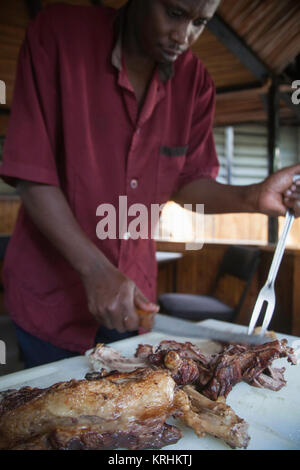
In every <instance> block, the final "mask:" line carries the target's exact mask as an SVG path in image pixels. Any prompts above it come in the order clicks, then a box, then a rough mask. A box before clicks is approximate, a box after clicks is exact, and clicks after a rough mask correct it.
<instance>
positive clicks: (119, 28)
mask: <svg viewBox="0 0 300 470" xmlns="http://www.w3.org/2000/svg"><path fill="white" fill-rule="evenodd" d="M127 7H128V5H124V6H123V7H121V8H119V10H117V14H116V16H115V31H116V42H115V46H114V48H113V51H112V55H111V63H112V65H113V66H114V67H116V68H117V69H118V70H119V71H121V70H122V41H123V31H124V27H125V18H126V11H127ZM157 67H158V72H159V77H160V79H161V81H162V82H163V83H166V82H167V81H168V80H169V79H170V78H172V77H173V75H174V67H173V64H158V65H157Z"/></svg>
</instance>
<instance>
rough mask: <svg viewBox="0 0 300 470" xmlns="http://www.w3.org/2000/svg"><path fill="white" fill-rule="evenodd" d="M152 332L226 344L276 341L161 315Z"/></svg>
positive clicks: (253, 343)
mask: <svg viewBox="0 0 300 470" xmlns="http://www.w3.org/2000/svg"><path fill="white" fill-rule="evenodd" d="M228 328H230V324H228ZM152 331H156V332H157V333H165V334H168V335H172V336H178V337H188V338H197V339H209V340H212V341H221V342H224V343H238V344H241V343H245V344H250V345H260V344H264V343H269V342H272V341H274V338H270V337H268V336H260V335H248V334H246V333H245V334H244V333H234V332H233V331H230V330H223V331H220V330H215V329H212V328H208V327H207V326H202V325H201V324H197V323H194V322H191V321H188V320H182V319H180V318H175V317H170V316H167V315H162V314H159V313H157V314H156V316H155V320H154V326H153V328H152Z"/></svg>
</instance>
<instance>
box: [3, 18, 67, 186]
mask: <svg viewBox="0 0 300 470" xmlns="http://www.w3.org/2000/svg"><path fill="white" fill-rule="evenodd" d="M55 55H56V53H55V43H54V38H53V34H52V32H51V27H50V25H49V18H48V15H47V12H42V13H40V14H39V15H38V16H37V17H36V19H35V20H33V21H32V22H31V23H30V25H29V27H28V29H27V32H26V37H25V40H24V42H23V44H22V46H21V49H20V53H19V58H18V66H17V74H16V81H15V88H14V95H13V102H12V108H11V114H10V118H9V125H8V130H7V134H6V138H5V144H4V149H3V163H2V166H1V167H0V176H1V177H2V178H3V180H4V181H5V182H6V183H8V184H11V185H15V184H16V180H17V179H26V180H30V181H35V182H40V183H46V184H51V185H55V186H58V185H59V178H58V174H57V165H56V150H57V145H58V141H59V131H58V129H59V105H58V96H57V95H58V94H57V86H56V70H55V69H56V59H55Z"/></svg>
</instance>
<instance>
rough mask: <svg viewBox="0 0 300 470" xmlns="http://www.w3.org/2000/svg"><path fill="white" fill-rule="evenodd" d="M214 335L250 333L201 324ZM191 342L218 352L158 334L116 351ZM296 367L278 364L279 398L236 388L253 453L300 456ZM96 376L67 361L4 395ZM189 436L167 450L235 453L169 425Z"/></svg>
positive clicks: (11, 384) (13, 384) (19, 378)
mask: <svg viewBox="0 0 300 470" xmlns="http://www.w3.org/2000/svg"><path fill="white" fill-rule="evenodd" d="M201 323H202V324H204V325H205V326H207V327H210V328H213V329H221V330H228V331H232V332H235V333H238V332H241V333H245V332H246V327H243V326H240V325H233V324H231V323H226V322H220V321H217V320H205V321H203V322H201ZM277 336H278V338H279V339H282V338H286V339H288V341H289V345H290V346H298V347H299V346H300V338H297V337H293V336H289V335H281V334H278V335H277ZM172 338H174V339H176V340H177V341H188V340H189V341H191V342H192V343H194V344H196V345H198V346H201V347H203V349H204V350H205V351H207V352H214V350H215V348H216V344H215V343H213V342H211V343H210V342H208V341H207V340H195V338H182V337H177V336H176V337H175V336H167V335H165V334H161V333H159V332H155V331H152V332H151V333H147V334H145V335H140V336H136V337H133V338H128V339H126V340H122V341H117V342H115V343H111V346H112V347H113V348H115V349H116V350H118V351H120V352H122V353H123V354H124V355H125V356H133V355H134V353H135V350H136V347H137V345H138V344H140V343H143V344H158V343H159V342H160V341H162V340H164V339H172ZM299 362H300V361H298V364H297V365H295V366H293V365H291V364H290V363H288V362H287V360H286V359H278V360H276V361H274V363H273V365H274V366H275V367H285V368H286V371H285V378H286V380H287V385H286V386H285V387H284V388H282V389H281V390H280V391H278V392H274V391H271V390H267V389H260V388H255V387H251V386H250V385H248V384H246V383H240V384H237V385H235V386H234V387H233V390H232V391H231V392H230V393H229V395H228V397H227V404H228V405H230V406H231V407H232V409H233V410H234V411H235V413H236V414H237V415H238V416H239V417H240V418H243V419H244V420H245V421H247V423H248V424H249V435H250V438H251V439H250V443H249V446H248V448H247V450H300V367H299ZM89 371H90V368H89V363H88V360H87V358H86V357H85V356H78V357H74V358H71V359H65V360H62V361H58V362H55V363H52V364H47V365H44V366H40V367H35V368H33V369H27V370H24V371H20V372H16V373H13V374H9V375H6V376H4V377H0V391H1V390H7V389H11V388H20V387H23V386H26V385H29V386H31V387H48V386H50V385H52V384H53V383H55V382H59V381H64V380H70V379H72V378H75V379H82V378H84V376H85V374H86V373H87V372H89ZM168 422H169V423H170V424H176V426H178V427H179V428H181V429H182V431H183V438H182V439H180V440H179V441H178V442H177V443H176V444H175V445H172V446H167V447H166V448H165V449H167V450H231V449H230V447H229V446H227V445H226V444H225V443H224V442H222V441H221V440H220V439H217V438H214V437H212V436H207V437H202V438H198V437H197V436H196V435H195V433H194V432H193V430H191V429H190V428H188V427H186V426H183V425H181V424H180V423H179V421H176V422H175V421H174V420H173V419H170V420H168Z"/></svg>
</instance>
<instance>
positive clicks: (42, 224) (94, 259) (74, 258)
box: [17, 181, 158, 332]
mask: <svg viewBox="0 0 300 470" xmlns="http://www.w3.org/2000/svg"><path fill="white" fill-rule="evenodd" d="M17 189H18V191H19V194H20V196H21V199H22V202H23V204H24V207H25V209H26V211H27V212H28V214H29V215H30V217H31V219H32V220H33V222H34V223H35V225H36V226H37V227H38V229H39V230H40V231H41V232H42V233H43V235H44V236H45V237H46V238H47V239H48V240H49V241H50V242H51V243H52V244H53V245H54V246H55V247H56V249H57V250H58V251H59V252H60V253H61V254H62V255H63V256H64V257H65V259H66V260H67V261H68V262H69V263H70V265H71V266H72V267H73V268H74V269H75V270H76V271H77V272H78V274H79V276H80V277H81V280H82V282H83V284H84V287H85V290H86V294H87V302H88V307H89V311H90V313H91V314H92V315H93V316H94V317H95V318H96V319H97V320H98V321H99V322H100V323H101V324H103V325H104V326H106V327H107V328H116V329H117V330H118V331H119V332H124V331H126V330H132V331H133V330H136V329H137V328H138V317H137V314H136V312H135V307H137V308H140V309H142V310H146V311H150V312H154V311H155V312H156V311H157V310H158V309H157V308H156V307H154V306H153V304H151V303H149V302H148V301H147V299H146V298H145V297H144V296H143V294H142V293H141V292H140V291H139V289H138V288H137V287H136V285H135V283H134V282H133V281H132V280H130V279H129V278H127V277H126V276H125V275H124V274H123V273H121V272H120V271H119V270H118V269H117V268H116V267H115V266H113V265H112V264H111V263H110V261H109V260H108V259H107V258H106V257H105V256H104V254H103V253H102V252H101V251H100V250H99V249H98V248H97V247H96V246H95V245H94V244H93V243H92V242H91V241H90V240H89V238H88V237H87V236H86V234H85V233H84V232H83V230H82V229H81V227H80V226H79V224H78V222H77V221H76V219H75V217H74V215H73V213H72V211H71V209H70V207H69V205H68V202H67V200H66V198H65V196H64V194H63V193H62V191H61V190H60V188H58V187H56V186H49V185H45V184H38V183H32V182H28V181H20V182H19V184H18V186H17ZM126 317H127V318H128V319H127V320H125V321H124V318H126Z"/></svg>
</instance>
